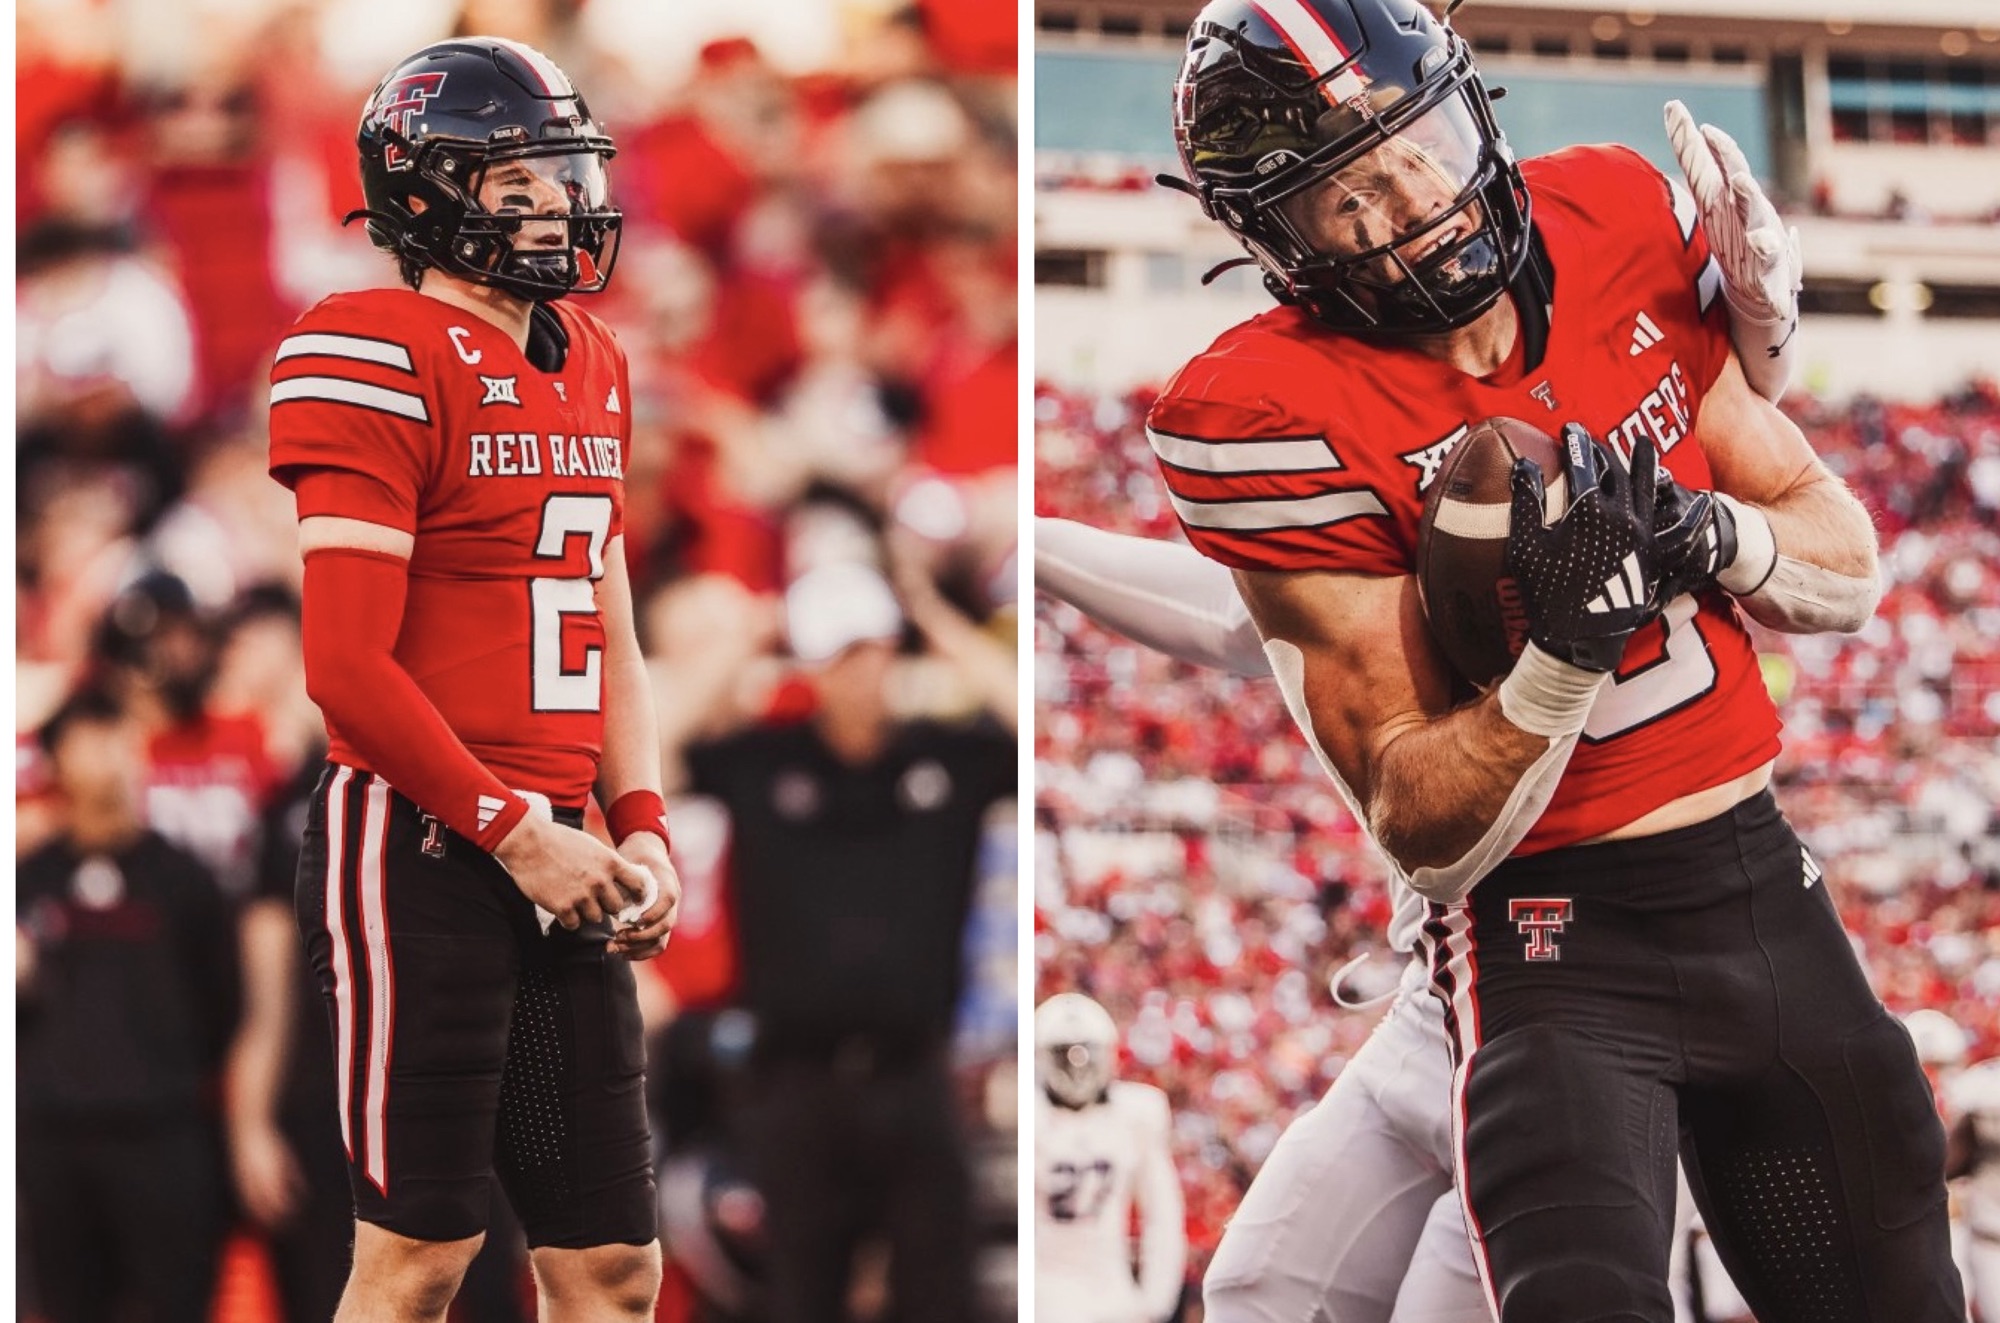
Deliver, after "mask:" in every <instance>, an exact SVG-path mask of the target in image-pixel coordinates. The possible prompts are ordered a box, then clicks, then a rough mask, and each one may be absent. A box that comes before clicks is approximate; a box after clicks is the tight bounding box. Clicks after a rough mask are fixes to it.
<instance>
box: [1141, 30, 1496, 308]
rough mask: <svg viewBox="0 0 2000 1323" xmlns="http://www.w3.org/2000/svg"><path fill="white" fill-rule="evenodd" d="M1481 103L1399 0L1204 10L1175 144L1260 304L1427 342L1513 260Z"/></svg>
mask: <svg viewBox="0 0 2000 1323" xmlns="http://www.w3.org/2000/svg"><path fill="white" fill-rule="evenodd" d="M1266 8H1268V10H1269V13H1268V14H1267V13H1266ZM1405 10H1408V11H1410V12H1407V13H1406V12H1404V11H1405ZM1273 16H1276V17H1273ZM1301 33H1303V34H1305V35H1304V36H1303V37H1302V36H1301V35H1300V34H1301ZM1487 101H1488V98H1487V95H1486V91H1485V89H1484V87H1483V86H1482V85H1481V84H1480V81H1479V77H1478V73H1477V71H1476V70H1475V69H1474V67H1473V64H1472V56H1471V51H1470V49H1469V48H1468V47H1467V46H1466V45H1465V43H1464V41H1463V40H1462V39H1461V38H1460V37H1458V36H1457V35H1456V34H1455V33H1452V32H1450V31H1449V30H1448V29H1445V28H1441V27H1439V26H1438V25H1437V24H1436V23H1435V22H1433V21H1432V20H1431V19H1430V18H1429V15H1428V13H1427V12H1425V11H1423V10H1422V9H1421V8H1420V7H1418V6H1416V5H1414V4H1413V3H1410V0H1284V2H1283V3H1279V2H1278V0H1273V3H1272V4H1270V5H1269V6H1267V7H1256V6H1252V5H1250V4H1248V3H1247V0H1213V2H1212V3H1211V4H1210V5H1209V6H1208V7H1207V8H1206V9H1204V10H1203V11H1202V14H1201V15H1200V16H1199V17H1198V18H1197V19H1196V20H1195V23H1194V26H1193V28H1192V29H1191V30H1190V33H1189V44H1188V53H1187V57H1186V60H1185V61H1184V63H1183V65H1182V69H1181V77H1180V82H1179V85H1178V87H1177V89H1176V97H1175V115H1174V119H1175V136H1176V140H1177V142H1178V144H1179V147H1180V152H1181V159H1182V164H1183V166H1184V168H1185V169H1186V171H1187V173H1188V174H1189V176H1190V177H1191V178H1192V180H1193V182H1194V187H1195V191H1196V192H1197V194H1198V196H1199V197H1200V198H1201V201H1202V204H1203V207H1204V208H1205V209H1206V210H1207V212H1208V214H1209V215H1210V216H1211V217H1213V218H1214V219H1216V220H1217V221H1219V222H1221V223H1222V224H1223V225H1224V226H1225V227H1226V228H1228V229H1229V230H1230V231H1231V232H1232V233H1234V234H1235V235H1236V237H1237V238H1238V239H1239V240H1240V241H1241V242H1242V243H1243V246H1244V248H1245V249H1246V250H1247V251H1248V252H1249V253H1250V254H1251V256H1252V257H1253V258H1255V259H1256V261H1257V263H1258V265H1259V266H1261V267H1262V268H1263V270H1264V272H1265V284H1266V286H1267V287H1268V288H1270V290H1271V292H1272V293H1273V294H1274V295H1275V296H1276V297H1278V298H1279V299H1280V300H1282V301H1285V302H1288V303H1293V304H1297V305H1298V306H1300V307H1302V308H1303V309H1304V310H1305V311H1307V312H1308V313H1310V314H1311V315H1312V316H1314V317H1315V318H1317V319H1318V320H1319V321H1321V322H1323V323H1325V324H1326V325H1328V326H1330V327H1332V328H1333V329H1335V330H1339V331H1344V332H1349V333H1354V334H1364V335H1365V334H1378V335H1418V334H1435V333H1438V332H1443V331H1449V330H1453V329H1456V328H1457V327H1460V326H1464V325H1466V324H1468V323H1469V322H1471V321H1473V320H1475V319H1476V318H1477V317H1479V316H1480V315H1481V314H1482V313H1484V312H1485V311H1486V310H1487V309H1488V308H1490V307H1492V306H1493V304H1494V303H1496V302H1497V301H1498V300H1499V298H1500V296H1501V295H1502V294H1503V293H1504V292H1505V290H1506V288H1507V285H1508V283H1509V282H1510V281H1511V280H1512V279H1513V277H1514V275H1515V273H1516V272H1518V271H1519V269H1520V266H1521V263H1522V262H1523V261H1524V260H1525V258H1526V255H1527V250H1528V201H1527V193H1526V190H1525V189H1524V188H1523V187H1522V185H1521V180H1520V174H1519V171H1518V170H1517V169H1516V168H1515V165H1514V161H1513V157H1512V155H1511V154H1510V153H1509V152H1508V150H1507V146H1506V140H1505V138H1504V137H1503V136H1502V135H1501V133H1500V131H1499V127H1498V125H1497V124H1495V123H1494V121H1493V117H1492V112H1491V109H1490V108H1489V106H1488V104H1487Z"/></svg>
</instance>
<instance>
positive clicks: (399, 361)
mask: <svg viewBox="0 0 2000 1323" xmlns="http://www.w3.org/2000/svg"><path fill="white" fill-rule="evenodd" d="M304 354H317V355H320V356H322V357H326V358H352V359H357V360H359V361H360V362H363V363H380V364H381V365H382V366H384V367H392V368H400V369H401V370H402V371H404V372H414V371H416V369H415V368H414V367H412V366H411V365H410V351H409V350H407V349H405V348H403V346H401V345H399V344H391V343H390V342H389V341H387V340H370V339H368V338H367V337H366V336H360V335H330V334H321V333H313V334H308V335H288V336H286V337H285V338H284V339H283V340H280V341H279V342H278V352H277V354H276V355H274V358H277V359H285V358H297V357H299V356H301V355H304Z"/></svg>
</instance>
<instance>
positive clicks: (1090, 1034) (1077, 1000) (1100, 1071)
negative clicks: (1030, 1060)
mask: <svg viewBox="0 0 2000 1323" xmlns="http://www.w3.org/2000/svg"><path fill="white" fill-rule="evenodd" d="M1117 1069H1118V1026H1117V1025H1115V1024H1113V1023H1112V1022H1111V1013H1110V1012H1109V1011H1107V1010H1105V1009H1104V1008H1103V1007H1102V1006H1099V1005H1098V1004H1097V1003H1096V1002H1094V1001H1092V1000H1091V999H1090V998H1088V997H1086V996H1084V995H1083V994H1082V993H1080V992H1059V993H1057V994H1056V995H1055V996H1053V997H1051V998H1049V999H1048V1000H1047V1001H1045V1002H1043V1003H1042V1004H1041V1005H1040V1006H1038V1007H1036V1008H1035V1073H1036V1074H1037V1075H1038V1076H1040V1077H1041V1083H1042V1088H1043V1089H1045V1090H1047V1091H1048V1095H1049V1097H1051V1098H1053V1099H1055V1100H1056V1101H1057V1102H1059V1103H1061V1104H1062V1105H1063V1106H1065V1107H1088V1106H1090V1104H1092V1103H1094V1102H1096V1101H1097V1100H1098V1099H1100V1098H1102V1097H1103V1096H1104V1091H1105V1090H1106V1089H1108V1088H1110V1087H1111V1077H1112V1075H1113V1074H1115V1073H1116V1071H1117Z"/></svg>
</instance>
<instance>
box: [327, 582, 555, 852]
mask: <svg viewBox="0 0 2000 1323" xmlns="http://www.w3.org/2000/svg"><path fill="white" fill-rule="evenodd" d="M408 586H409V562H407V561H405V560H402V559H400V558H398V557H395V556H386V555H382V554H380V553H378V552H370V551H359V550H348V549H343V548H328V549H325V550H321V551H315V552H312V553H311V554H309V555H308V556H307V557H306V577H305V593H304V598H305V608H304V647H305V665H306V692H307V693H308V694H309V695H310V696H311V698H312V700H313V702H315V703H317V704H319V709H320V711H321V712H322V713H323V714H324V715H325V717H326V720H327V724H328V725H329V726H330V727H332V728H334V729H335V730H338V731H339V732H340V735H341V738H342V739H344V740H346V741H347V742H348V743H349V744H351V745H353V746H354V748H355V749H356V750H357V751H358V752H359V753H360V754H361V756H362V757H364V758H366V759H367V760H368V765H369V766H370V767H371V768H372V769H373V770H374V771H375V772H376V773H377V774H378V775H380V776H381V777H383V778H384V779H385V780H387V781H388V782H389V784H390V785H392V786H394V787H395V788H396V789H397V790H398V791H400V792H402V793H403V794H404V795H405V796H407V797H408V798H409V799H411V800H412V801H414V802H415V803H416V804H417V806H418V807H420V808H422V809H423V810H424V811H425V812H426V813H430V814H432V815H434V816H435V817H436V818H437V819H438V820H439V821H440V822H443V823H444V824H445V825H446V826H447V827H450V828H451V829H452V830H453V831H455V832H457V833H458V834H459V835H461V836H464V837H466V838H467V839H469V840H471V841H474V842H476V843H477V844H478V845H479V847H480V848H481V849H483V850H486V851H488V852H491V851H492V849H493V848H494V847H495V846H497V845H498V844H499V843H500V842H501V841H502V840H504V839H506V836H507V833H508V832H510V831H512V830H513V829H514V824H515V823H517V822H519V821H520V820H521V817H522V815H523V814H525V813H526V812H527V811H528V804H527V801H526V800H524V799H522V798H521V797H520V796H519V795H516V794H514V793H513V792H512V791H510V790H508V789H507V787H506V786H504V785H502V784H501V783H500V779H499V778H498V777H496V776H494V775H493V773H492V772H490V771H488V770H487V769H486V768H485V767H484V766H483V765H481V763H480V762H479V760H478V759H477V758H474V757H473V756H472V754H471V752H470V751H469V750H467V749H466V747H465V745H464V744H463V743H461V742H460V741H459V738H458V736H457V735H455V734H453V733H452V730H451V727H449V726H447V725H446V724H445V721H444V718H443V717H442V716H440V715H439V714H438V710H437V708H436V707H435V706H434V705H433V704H432V703H431V701H430V699H429V698H428V697H426V696H425V694H424V691H423V690H421V689H419V688H418V687H417V682H416V681H415V680H413V679H411V678H410V674H409V672H408V671H405V670H404V669H403V667H402V666H401V664H400V663H398V662H397V661H396V658H395V652H394V650H395V646H396V635H397V633H398V632H399V631H400V630H401V629H402V626H403V599H404V596H405V593H406V592H407V590H408ZM482 818H485V819H487V821H486V822H485V824H484V826H482V825H481V819H482Z"/></svg>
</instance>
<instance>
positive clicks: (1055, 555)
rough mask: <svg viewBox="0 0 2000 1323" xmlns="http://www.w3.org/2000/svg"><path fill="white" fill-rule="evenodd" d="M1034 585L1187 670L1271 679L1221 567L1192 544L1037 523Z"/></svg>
mask: <svg viewBox="0 0 2000 1323" xmlns="http://www.w3.org/2000/svg"><path fill="white" fill-rule="evenodd" d="M1035 587H1037V588H1039V589H1040V590H1041V591H1043V592H1045V593H1047V594H1049V595H1050V596H1051V597H1054V598H1057V599H1059V600H1061V601H1064V602H1068V603H1069V604H1070V605H1071V606H1073V607H1075V608H1076V609H1077V610H1079V611H1081V612H1083V613H1084V614H1085V615H1087V616H1089V617H1090V618H1091V619H1092V620H1095V621H1096V622H1097V623H1098V624H1100V625H1102V626H1104V627H1105V628H1106V629H1109V630H1111V631H1113V632H1114V633H1117V634H1120V635H1123V636H1124V637H1126V638H1128V639H1131V640H1132V641H1133V642H1134V643H1138V644H1141V645H1143V646H1145V647H1148V648H1151V649H1152V650H1153V651H1155V652H1163V653H1165V654H1166V655H1167V656H1169V657H1173V658H1175V659H1177V660H1179V661H1184V662H1187V663H1188V664H1189V665H1192V666H1205V667H1208V668H1209V669H1211V670H1218V671H1231V672H1234V673H1235V674H1237V675H1244V676H1251V677H1257V676H1263V677H1269V675H1270V674H1271V663H1270V661H1269V660H1268V659H1267V658H1266V657H1265V656H1264V640H1263V639H1262V638H1261V637H1259V636H1258V633H1257V627H1256V625H1255V624H1254V623H1252V622H1251V619H1250V609H1249V608H1248V607H1246V606H1244V605H1243V598H1242V597H1241V595H1239V594H1238V593H1237V591H1236V583H1235V581H1234V580H1233V579H1231V578H1230V575H1229V571H1228V569H1227V568H1226V567H1224V566H1222V565H1219V564H1216V563H1215V562H1213V561H1210V560H1207V559H1205V558H1204V557H1203V556H1202V555H1201V554H1200V553H1199V552H1197V551H1195V550H1194V549H1193V548H1192V547H1184V546H1180V545H1179V544H1177V543H1173V542H1161V541H1158V540H1157V539H1153V538H1140V537H1129V536H1126V535H1124V534H1120V533H1107V532H1105V531H1104V530H1102V529H1098V528H1091V527H1090V526H1089V525H1087V524H1079V523H1076V522H1075V521H1073V520H1069V519H1046V518H1041V519H1037V520H1035Z"/></svg>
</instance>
